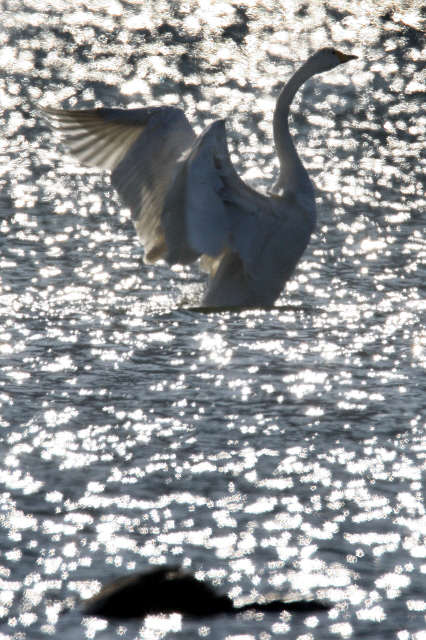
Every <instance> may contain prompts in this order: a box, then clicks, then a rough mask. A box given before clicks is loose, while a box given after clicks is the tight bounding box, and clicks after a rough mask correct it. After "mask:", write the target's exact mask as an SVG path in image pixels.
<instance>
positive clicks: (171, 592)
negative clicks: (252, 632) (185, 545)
mask: <svg viewBox="0 0 426 640" xmlns="http://www.w3.org/2000/svg"><path fill="white" fill-rule="evenodd" d="M82 607H83V611H84V613H85V614H87V615H93V616H100V617H102V618H143V617H144V616H147V615H150V614H151V615H155V614H159V613H181V614H186V615H191V616H209V615H214V614H217V613H242V612H244V611H253V610H254V611H265V612H266V611H272V612H276V611H292V612H300V613H307V612H312V611H321V610H323V611H324V610H328V609H329V608H330V607H329V606H327V605H326V604H323V603H321V602H318V601H315V600H311V601H309V600H295V601H294V600H293V601H291V602H284V601H282V600H273V601H271V602H265V603H260V602H253V603H250V604H245V605H244V606H242V607H235V606H234V603H233V601H232V599H231V598H229V597H228V596H226V595H219V594H217V593H216V592H215V591H214V589H212V588H211V587H209V586H208V585H206V584H204V583H203V582H200V580H197V579H196V578H195V577H194V576H193V575H191V574H190V573H186V572H184V571H181V570H179V569H175V568H170V567H162V568H159V569H154V570H153V571H150V572H147V573H140V574H137V575H135V576H132V577H130V578H121V579H118V580H114V582H111V583H110V584H109V585H107V586H106V587H104V588H103V589H101V591H100V592H99V593H98V594H96V595H95V596H93V597H92V598H90V599H89V600H86V601H84V602H83V603H82Z"/></svg>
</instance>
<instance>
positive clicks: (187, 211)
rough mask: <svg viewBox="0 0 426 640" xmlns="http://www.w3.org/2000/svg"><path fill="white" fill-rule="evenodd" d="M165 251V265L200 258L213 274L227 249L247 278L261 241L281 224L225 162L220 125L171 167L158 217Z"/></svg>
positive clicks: (267, 204) (209, 129)
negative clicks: (237, 258) (172, 171)
mask: <svg viewBox="0 0 426 640" xmlns="http://www.w3.org/2000/svg"><path fill="white" fill-rule="evenodd" d="M162 222H163V228H164V231H165V236H166V242H167V246H168V248H169V254H168V258H167V259H168V261H169V262H170V263H171V264H173V263H175V262H185V256H189V255H190V254H191V252H192V253H193V254H194V255H195V256H198V255H201V254H205V255H207V256H210V257H211V258H213V260H212V259H204V260H203V264H204V266H207V267H209V266H211V267H212V270H215V269H216V268H217V258H220V257H221V256H222V254H223V253H224V251H225V249H227V248H229V249H231V250H232V251H233V252H235V253H238V255H239V256H240V258H241V259H242V260H243V262H244V265H245V268H246V269H247V271H248V272H249V273H250V272H253V271H254V270H255V265H256V261H257V258H258V256H259V254H260V253H261V252H262V247H263V244H264V242H263V240H262V239H263V238H264V239H265V241H267V238H268V237H269V236H270V235H272V234H273V233H274V229H275V228H276V225H277V224H281V223H282V219H279V217H278V216H277V215H275V213H274V208H273V205H272V204H271V201H270V198H268V197H266V196H263V195H262V194H260V193H258V192H257V191H254V190H253V189H251V188H250V187H248V186H247V185H246V184H245V183H244V182H243V181H242V180H241V178H240V177H239V176H238V174H237V172H236V171H235V169H234V166H233V165H232V162H231V159H230V157H229V151H228V146H227V141H226V132H225V124H224V121H223V120H217V121H215V122H213V123H212V124H211V125H209V126H208V127H206V129H205V130H204V131H203V133H202V134H201V135H200V136H198V138H197V140H196V141H195V143H194V144H193V146H192V147H191V149H190V150H189V151H188V152H187V153H186V154H185V156H184V157H183V158H182V159H181V160H180V161H179V163H178V165H177V167H176V173H175V178H174V180H173V184H172V186H171V187H170V189H169V192H168V194H167V197H166V201H165V206H164V210H163V214H162Z"/></svg>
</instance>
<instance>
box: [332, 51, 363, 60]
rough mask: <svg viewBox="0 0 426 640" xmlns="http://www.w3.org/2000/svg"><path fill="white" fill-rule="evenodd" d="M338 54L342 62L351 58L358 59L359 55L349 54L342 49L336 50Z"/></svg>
mask: <svg viewBox="0 0 426 640" xmlns="http://www.w3.org/2000/svg"><path fill="white" fill-rule="evenodd" d="M335 54H336V56H337V57H338V58H339V61H340V62H341V63H343V62H349V60H357V59H358V56H354V55H349V54H347V53H342V52H341V51H337V50H336V51H335Z"/></svg>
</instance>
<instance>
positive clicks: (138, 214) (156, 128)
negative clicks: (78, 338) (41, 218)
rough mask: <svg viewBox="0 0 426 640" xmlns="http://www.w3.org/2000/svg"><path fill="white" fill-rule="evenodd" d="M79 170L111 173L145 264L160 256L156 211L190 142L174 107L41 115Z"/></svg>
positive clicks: (161, 238)
mask: <svg viewBox="0 0 426 640" xmlns="http://www.w3.org/2000/svg"><path fill="white" fill-rule="evenodd" d="M44 111H45V113H46V115H47V116H49V117H50V118H51V119H52V120H53V123H54V124H55V125H56V126H57V128H59V129H60V131H61V133H62V137H63V140H64V142H65V144H66V145H67V146H69V147H70V148H71V150H72V152H73V154H74V155H75V156H76V157H77V158H78V159H79V160H80V161H81V162H83V163H84V164H86V165H89V166H94V167H100V168H102V169H110V170H111V183H112V185H113V186H114V187H115V189H117V191H118V193H119V194H120V196H121V198H122V199H123V202H124V204H125V205H126V206H127V207H128V208H129V209H130V210H131V212H132V218H133V222H134V225H135V227H136V231H137V233H138V236H139V239H140V241H141V242H142V244H143V245H144V246H145V262H155V261H156V260H158V259H159V258H161V256H162V254H163V253H164V251H165V250H166V247H165V244H164V234H163V230H162V228H161V220H160V217H161V211H162V209H163V204H164V199H165V196H166V193H167V190H168V189H169V186H170V184H171V182H172V178H173V172H174V169H175V164H176V161H177V160H178V159H179V158H180V156H181V155H182V153H184V151H186V150H187V149H188V148H189V147H190V146H191V145H192V143H193V142H194V140H195V133H194V131H193V129H192V127H191V125H190V124H189V122H188V120H187V118H186V116H185V114H184V112H183V111H182V110H181V109H178V108H176V107H147V108H141V109H106V108H99V109H89V110H62V109H52V108H45V109H44Z"/></svg>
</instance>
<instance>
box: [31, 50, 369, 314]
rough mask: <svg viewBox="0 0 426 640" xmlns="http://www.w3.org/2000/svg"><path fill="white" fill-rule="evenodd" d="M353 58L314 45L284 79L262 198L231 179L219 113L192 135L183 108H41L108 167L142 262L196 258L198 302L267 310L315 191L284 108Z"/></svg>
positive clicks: (312, 211)
mask: <svg viewBox="0 0 426 640" xmlns="http://www.w3.org/2000/svg"><path fill="white" fill-rule="evenodd" d="M357 57H358V56H356V55H349V54H345V53H342V52H341V51H338V50H337V49H334V48H332V47H325V48H322V49H319V50H318V51H316V52H315V53H313V54H312V55H311V56H310V57H309V58H308V59H307V60H306V61H305V62H304V63H303V64H302V65H301V66H300V67H299V68H298V69H297V71H296V72H295V73H294V74H293V75H292V77H291V78H290V80H289V81H288V82H287V84H286V85H285V87H284V89H283V90H282V92H281V94H280V95H279V97H278V101H277V104H276V107H275V111H274V116H273V134H274V141H275V147H276V152H277V155H278V159H279V164H280V171H279V176H278V180H277V182H276V183H275V184H274V186H273V187H272V189H271V190H270V192H269V193H268V195H265V194H262V193H259V192H258V191H256V190H255V189H252V188H251V187H249V186H248V185H246V184H245V183H244V182H243V180H242V179H241V178H240V177H239V175H238V173H237V171H236V170H235V168H234V166H233V164H232V162H231V159H230V155H229V150H228V146H227V140H226V131H225V121H224V120H223V119H219V120H215V121H214V122H212V123H211V124H209V125H208V126H207V127H206V128H205V129H204V130H203V131H202V133H201V134H200V135H199V136H196V134H195V132H194V130H193V128H192V126H191V125H190V123H189V121H188V119H187V118H186V116H185V113H184V112H183V111H182V109H179V108H177V107H172V106H158V107H143V108H139V109H114V108H112V109H109V108H96V109H88V110H78V109H72V110H63V109H55V108H52V107H45V108H44V109H43V110H44V112H45V114H46V116H47V117H49V118H50V120H51V123H52V125H53V126H54V127H55V128H58V129H59V130H60V133H61V134H62V139H63V141H64V142H65V144H66V145H67V146H68V147H69V148H70V149H71V151H72V153H73V154H74V156H76V157H77V158H78V159H79V160H80V161H81V162H82V163H84V164H86V165H88V166H91V167H99V168H101V169H109V170H110V171H111V184H112V185H113V187H114V188H115V189H116V190H117V191H118V193H119V195H120V196H121V198H122V200H123V202H124V204H125V205H126V207H128V208H129V209H130V211H131V214H132V219H133V222H134V225H135V228H136V232H137V234H138V236H139V239H140V241H141V243H142V244H143V245H144V247H145V256H144V261H145V263H147V264H152V263H154V262H157V261H158V260H160V259H165V260H166V261H167V262H168V264H169V265H174V264H182V265H187V264H191V263H193V262H195V261H196V260H198V259H199V258H201V260H200V266H201V268H202V269H204V270H205V271H207V272H209V273H210V281H209V285H208V288H207V291H206V294H205V296H204V299H203V302H202V305H203V306H204V307H228V308H229V307H231V308H232V307H234V308H235V307H242V308H250V307H270V306H272V305H273V304H274V302H275V301H276V300H277V298H278V297H279V295H280V294H281V292H282V290H283V288H284V286H285V284H286V282H287V281H288V280H289V279H290V277H291V275H292V273H293V271H294V269H295V267H296V265H297V263H298V262H299V260H300V258H301V256H302V254H303V252H304V251H305V249H306V247H307V245H308V243H309V239H310V236H311V234H312V232H313V231H314V229H315V225H316V206H315V193H314V187H313V184H312V182H311V180H310V178H309V175H308V172H307V171H306V169H305V167H304V166H303V164H302V161H301V159H300V157H299V155H298V153H297V151H296V148H295V145H294V142H293V140H292V137H291V134H290V130H289V124H288V117H289V110H290V106H291V104H292V102H293V99H294V97H295V95H296V93H297V91H298V90H299V89H300V87H301V86H302V85H303V84H304V83H305V82H306V81H307V80H308V79H309V78H311V77H312V76H314V75H316V74H319V73H323V72H325V71H330V70H331V69H334V68H335V67H337V66H339V65H341V64H344V63H346V62H348V61H349V60H354V59H356V58H357Z"/></svg>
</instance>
